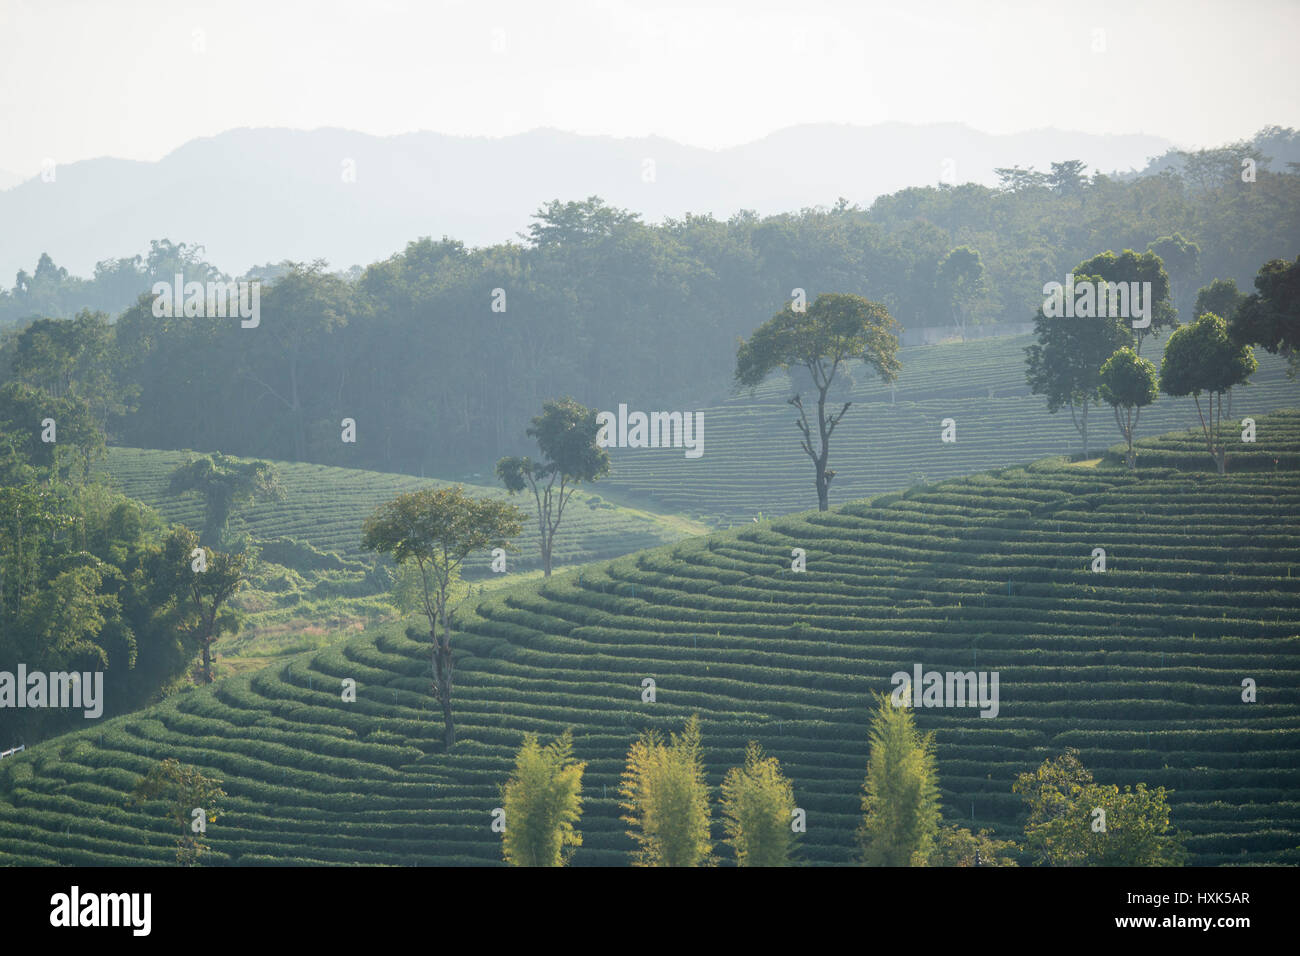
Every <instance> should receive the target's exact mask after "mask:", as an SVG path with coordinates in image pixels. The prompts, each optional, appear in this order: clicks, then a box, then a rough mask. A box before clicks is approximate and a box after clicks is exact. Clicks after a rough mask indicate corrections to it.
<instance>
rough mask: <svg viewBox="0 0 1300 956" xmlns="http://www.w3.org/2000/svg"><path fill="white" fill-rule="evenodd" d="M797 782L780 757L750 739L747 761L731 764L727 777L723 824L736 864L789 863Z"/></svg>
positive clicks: (724, 782) (785, 864)
mask: <svg viewBox="0 0 1300 956" xmlns="http://www.w3.org/2000/svg"><path fill="white" fill-rule="evenodd" d="M794 809H795V805H794V787H793V786H792V785H791V783H790V781H789V779H787V778H786V776H785V775H784V774H783V773H781V764H780V763H779V762H778V761H777V759H776V758H775V757H764V756H763V748H762V747H760V746H759V745H758V742H757V741H754V740H751V741H750V742H749V746H748V747H746V748H745V765H744V766H743V767H732V768H731V769H730V770H728V771H727V776H726V777H725V778H723V781H722V814H723V818H724V821H723V828H724V829H725V831H726V834H727V843H729V844H730V845H731V848H732V849H733V850H735V853H736V865H737V866H788V865H789V864H790V851H791V849H792V848H793V846H794V832H793V830H791V828H790V817H791V814H792V813H793V811H794Z"/></svg>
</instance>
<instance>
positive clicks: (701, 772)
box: [493, 694, 1186, 867]
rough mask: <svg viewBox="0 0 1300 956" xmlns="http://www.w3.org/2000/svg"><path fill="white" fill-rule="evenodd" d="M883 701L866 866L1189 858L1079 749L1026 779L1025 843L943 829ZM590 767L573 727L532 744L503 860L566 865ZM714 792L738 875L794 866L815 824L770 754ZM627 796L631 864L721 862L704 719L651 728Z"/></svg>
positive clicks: (638, 749) (926, 760)
mask: <svg viewBox="0 0 1300 956" xmlns="http://www.w3.org/2000/svg"><path fill="white" fill-rule="evenodd" d="M875 700H876V709H875V712H874V715H873V717H872V723H871V729H870V733H869V742H870V754H869V757H868V759H867V773H866V778H865V780H864V781H863V786H862V793H861V803H862V814H863V816H862V821H861V824H860V826H859V828H858V831H857V841H858V847H859V862H860V863H861V864H862V865H864V866H1016V865H1019V862H1020V861H1022V860H1023V861H1025V862H1029V863H1032V864H1035V865H1043V866H1178V865H1181V864H1182V863H1183V861H1184V860H1185V859H1186V850H1185V849H1184V845H1183V838H1182V835H1181V834H1179V833H1178V832H1177V831H1176V830H1175V829H1174V828H1173V827H1172V826H1171V824H1170V821H1169V802H1168V798H1169V791H1167V790H1166V789H1165V788H1164V787H1157V788H1155V789H1154V790H1150V789H1148V788H1147V786H1146V784H1143V783H1139V784H1138V785H1137V786H1136V787H1125V788H1124V789H1123V790H1121V789H1120V788H1119V787H1118V786H1115V785H1104V784H1098V783H1097V782H1096V781H1095V780H1094V779H1093V777H1092V774H1091V773H1090V772H1089V771H1088V769H1087V768H1086V767H1084V766H1083V764H1082V762H1081V761H1080V760H1079V756H1078V752H1077V751H1076V750H1072V749H1067V750H1066V751H1065V752H1064V753H1062V754H1060V755H1059V756H1057V757H1054V758H1049V759H1047V760H1045V761H1043V763H1042V764H1041V765H1040V766H1039V767H1037V768H1036V769H1035V770H1033V771H1028V772H1025V773H1022V774H1020V775H1018V776H1017V778H1016V781H1015V783H1014V784H1013V786H1012V790H1013V792H1015V793H1017V794H1019V795H1020V796H1021V798H1022V800H1023V801H1024V804H1025V821H1024V843H1023V844H1018V843H1016V842H1015V841H1013V840H1000V839H998V838H996V837H995V836H993V835H992V834H991V833H990V832H989V831H987V830H980V831H978V832H975V833H972V832H971V831H970V830H968V829H967V828H965V827H962V826H958V825H955V824H944V823H943V822H942V806H941V801H940V799H939V784H938V770H937V764H936V760H935V755H934V734H933V732H930V733H921V732H920V731H919V730H918V728H917V726H916V722H915V718H914V716H913V714H912V709H911V706H910V705H908V704H906V703H905V704H904V705H903V706H895V705H894V704H893V703H892V702H891V701H890V699H889V697H888V696H887V695H884V694H877V695H875ZM585 770H586V764H585V763H583V762H580V761H578V760H577V759H576V758H575V757H574V754H573V736H572V733H571V732H570V731H567V730H566V731H565V732H564V733H562V734H561V735H560V736H559V737H557V738H556V739H555V740H553V741H552V742H551V743H549V744H547V745H546V746H542V745H541V743H540V741H539V739H538V736H537V734H535V733H529V734H526V735H525V736H524V741H523V744H522V746H521V747H520V748H519V751H518V753H517V754H516V756H515V764H514V770H513V772H512V773H511V775H510V777H509V778H508V780H507V781H506V783H505V784H504V785H503V786H502V788H501V799H502V806H501V807H500V808H498V811H497V812H496V813H494V817H495V819H494V824H493V827H494V829H496V830H498V831H500V832H501V834H502V842H501V847H502V855H503V857H504V859H505V862H507V863H509V864H512V865H514V866H564V865H566V864H567V863H568V862H569V861H570V860H571V859H572V857H573V854H574V852H575V851H576V848H577V847H579V846H581V845H582V834H581V832H580V830H579V825H580V823H581V819H582V778H583V773H584V772H585ZM719 789H720V796H721V800H720V809H721V815H722V837H723V842H724V843H725V844H726V845H727V846H728V847H729V848H730V850H731V854H732V857H733V858H734V860H735V862H736V864H737V865H738V866H790V865H793V864H795V863H797V859H798V840H799V835H800V834H801V833H806V832H807V826H808V819H807V815H806V813H805V812H804V811H803V809H802V808H800V807H799V806H798V805H797V803H796V799H795V794H794V785H793V783H792V782H791V781H790V780H789V779H788V778H787V777H786V776H785V774H784V773H783V772H782V770H781V766H780V763H779V761H778V760H777V759H776V758H775V757H771V756H768V755H765V754H764V753H763V749H762V748H761V747H760V746H759V744H758V743H757V742H756V741H750V742H749V745H748V746H747V747H746V749H745V756H744V762H743V764H742V765H740V766H737V767H732V768H731V769H730V770H728V771H727V773H726V775H725V776H724V778H723V780H722V784H721V787H720V788H719ZM619 795H620V797H621V801H620V804H619V806H620V808H621V809H622V810H623V816H622V820H623V821H624V822H625V823H627V824H628V830H627V835H628V836H629V837H630V838H631V839H632V841H633V843H634V846H635V849H634V850H633V853H632V857H631V862H632V864H633V865H634V866H688V867H689V866H714V865H716V864H717V863H718V856H717V854H716V853H715V852H714V851H715V844H714V826H715V824H714V821H713V819H712V811H711V806H710V804H711V801H712V799H713V790H712V788H710V787H709V785H708V781H707V777H706V773H705V767H704V755H703V743H702V733H701V726H700V720H699V716H698V715H695V716H692V717H691V718H689V719H688V720H687V721H686V724H685V726H684V728H683V729H682V731H681V732H680V733H672V734H670V735H669V737H668V738H667V739H664V737H663V736H662V735H661V734H660V733H659V732H658V731H655V730H648V731H646V732H644V733H642V734H641V735H640V736H639V737H638V738H637V739H636V740H635V741H633V743H632V745H631V747H630V748H629V750H628V753H627V761H626V766H625V769H624V772H623V777H622V783H621V785H620V787H619ZM812 825H814V826H815V825H816V823H815V822H814V823H813V824H812Z"/></svg>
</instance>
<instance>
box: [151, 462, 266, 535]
mask: <svg viewBox="0 0 1300 956" xmlns="http://www.w3.org/2000/svg"><path fill="white" fill-rule="evenodd" d="M189 492H197V493H198V494H200V495H202V496H203V537H204V539H205V540H207V541H209V542H211V543H212V544H213V545H221V544H224V543H225V538H226V529H227V527H228V526H229V524H230V516H231V515H232V514H233V513H234V512H235V511H236V510H237V509H239V508H242V507H244V506H245V505H249V504H253V503H254V502H255V501H256V499H257V498H259V497H261V498H264V499H266V500H268V501H283V500H284V487H283V485H281V484H280V477H279V475H278V474H277V472H276V470H275V468H274V466H272V465H271V464H270V463H269V462H265V461H242V460H240V459H238V458H234V457H232V456H230V455H223V454H221V453H219V452H218V453H217V454H215V455H204V456H203V457H201V458H190V459H187V460H186V462H185V464H183V465H178V466H177V467H176V468H175V469H174V470H173V471H172V473H171V476H170V478H169V479H168V482H167V493H168V494H169V495H183V494H186V493H189Z"/></svg>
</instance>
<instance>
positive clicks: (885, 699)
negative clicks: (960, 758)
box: [858, 688, 939, 866]
mask: <svg viewBox="0 0 1300 956" xmlns="http://www.w3.org/2000/svg"><path fill="white" fill-rule="evenodd" d="M910 693H911V689H910V688H908V689H907V693H905V694H904V695H903V697H904V698H905V700H907V701H910V700H911V697H910ZM875 696H876V714H875V716H874V717H873V718H872V721H871V734H870V740H871V756H870V757H869V758H868V761H867V778H866V781H865V783H864V785H863V796H862V812H863V814H864V818H863V821H862V826H861V828H860V829H859V831H858V838H859V840H860V842H861V844H862V850H863V855H862V860H863V862H864V863H865V864H866V865H867V866H924V865H925V861H926V860H927V859H928V858H929V856H930V854H931V852H932V851H933V849H934V845H935V838H936V837H937V835H938V832H939V781H938V770H937V768H936V766H935V758H934V734H933V733H932V732H931V733H925V734H922V733H921V732H920V731H919V730H917V727H916V721H915V719H914V717H913V716H912V708H911V706H910V704H907V703H905V704H904V705H902V706H897V707H896V706H894V704H893V703H892V701H891V700H890V698H889V696H888V695H885V694H877V695H875Z"/></svg>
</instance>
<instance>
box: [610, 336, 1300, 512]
mask: <svg viewBox="0 0 1300 956" xmlns="http://www.w3.org/2000/svg"><path fill="white" fill-rule="evenodd" d="M1032 342H1033V336H1022V337H1018V338H1001V339H985V340H980V341H972V342H966V343H952V344H944V345H926V346H917V347H915V348H907V349H900V350H899V359H900V360H901V362H902V364H903V370H902V372H901V373H900V374H899V376H898V382H897V383H896V387H895V388H894V389H892V390H891V389H890V388H889V387H888V386H884V385H881V384H880V381H879V379H878V378H876V377H875V373H874V372H869V373H866V374H864V373H862V372H861V371H858V372H857V373H856V374H857V378H858V381H857V382H856V384H855V387H853V388H852V389H851V390H849V391H848V392H846V393H845V396H844V397H843V398H841V401H844V400H847V399H852V401H853V402H854V405H853V407H852V408H850V409H849V412H848V414H847V415H846V416H845V419H844V422H843V424H842V425H841V426H840V427H839V429H837V430H836V432H835V435H834V436H833V438H832V440H831V453H830V467H831V468H833V469H835V472H836V476H835V480H834V481H833V482H832V483H831V504H836V503H842V502H845V501H850V500H853V499H855V498H862V497H866V496H867V495H873V494H878V493H880V492H882V491H894V490H897V489H900V488H906V487H908V486H909V485H911V484H914V483H917V482H922V481H937V480H940V479H944V478H953V477H958V476H960V475H970V474H974V473H975V472H979V471H986V470H988V469H990V468H1002V467H1005V466H1007V465H1012V464H1016V463H1019V462H1025V461H1033V460H1035V459H1037V458H1042V457H1044V456H1046V455H1061V454H1067V453H1071V452H1073V453H1077V452H1079V451H1081V450H1082V443H1081V441H1080V438H1079V434H1078V432H1076V431H1075V428H1074V425H1073V423H1072V422H1071V420H1070V411H1069V409H1068V408H1065V409H1062V410H1061V411H1060V412H1058V413H1057V414H1055V415H1052V414H1049V413H1048V411H1047V403H1046V401H1045V400H1044V399H1043V398H1042V396H1039V395H1031V394H1030V392H1029V386H1028V385H1026V384H1025V353H1024V349H1025V346H1027V345H1029V344H1031V343H1032ZM1163 347H1164V340H1163V339H1162V340H1161V341H1159V342H1155V343H1151V342H1148V343H1147V345H1146V348H1145V349H1144V350H1143V351H1144V354H1145V355H1146V356H1147V357H1149V358H1151V359H1152V360H1153V361H1154V362H1156V364H1157V365H1158V364H1159V361H1160V350H1161V349H1162V348H1163ZM1255 354H1256V357H1257V358H1258V359H1259V370H1258V371H1257V372H1256V373H1255V375H1254V376H1253V378H1252V379H1251V383H1250V384H1249V385H1248V386H1246V387H1244V388H1238V389H1235V390H1234V391H1233V394H1232V411H1233V413H1234V415H1235V416H1237V418H1238V420H1240V418H1242V417H1245V416H1247V415H1249V416H1253V417H1256V418H1258V417H1259V416H1260V415H1261V414H1264V413H1267V412H1272V411H1276V410H1278V409H1280V408H1291V407H1294V406H1295V405H1297V404H1298V403H1300V383H1297V382H1294V381H1289V380H1287V378H1286V361H1285V360H1284V359H1281V358H1279V357H1277V356H1273V355H1269V354H1268V353H1267V352H1265V351H1263V350H1262V349H1256V350H1255ZM791 394H792V388H791V386H790V384H789V380H788V379H787V378H786V377H785V376H783V375H779V374H778V375H774V376H772V377H771V379H769V380H768V381H767V382H765V383H764V384H763V385H762V386H760V387H759V388H758V389H756V390H755V393H754V395H753V396H751V395H750V394H749V392H748V390H744V391H742V392H741V393H739V394H738V395H736V396H734V397H732V398H730V399H728V400H727V401H726V402H723V403H721V404H715V405H710V406H708V407H705V408H703V409H702V410H703V412H704V454H703V456H702V457H700V458H697V459H687V458H685V457H684V455H683V453H682V451H681V450H680V449H611V450H610V456H611V458H612V460H613V462H614V467H613V470H612V473H611V476H610V478H609V479H608V482H607V483H608V484H609V485H610V486H611V487H613V488H616V489H618V490H620V491H621V492H623V493H625V494H629V495H632V494H637V495H644V496H646V499H645V500H649V501H651V502H653V506H654V507H655V508H657V509H658V510H664V511H676V512H681V513H683V514H690V515H692V516H696V517H699V518H701V519H703V520H706V521H708V522H710V523H711V524H714V525H721V526H724V527H725V526H727V525H728V524H731V523H739V522H748V521H750V520H751V519H752V518H753V517H755V516H756V515H758V514H759V513H760V512H761V513H762V514H763V515H765V516H770V515H775V514H786V513H789V512H792V511H802V510H803V509H805V508H815V507H816V506H817V493H816V490H815V488H814V485H813V475H814V472H813V466H812V462H811V461H810V460H809V459H808V457H807V456H806V455H805V454H804V453H803V452H802V451H801V450H800V448H799V432H798V429H797V428H796V427H795V424H794V422H795V418H796V415H797V413H796V412H795V410H794V409H793V408H791V407H790V406H789V405H787V404H786V399H787V398H788V397H789V396H790V395H791ZM637 398H638V396H628V397H626V398H623V399H620V400H622V401H626V402H627V403H628V405H629V408H631V409H642V410H649V409H650V407H651V405H650V404H647V402H648V401H649V400H647V402H638V401H637ZM804 400H805V407H807V408H808V411H809V416H810V418H812V420H813V422H814V429H815V427H816V426H815V421H816V419H815V415H816V404H815V402H809V400H808V394H807V393H805V395H804ZM838 407H839V406H838V405H836V406H835V408H836V409H838ZM602 408H611V409H615V408H617V405H616V404H613V403H608V404H606V405H603V406H602ZM654 408H656V409H657V408H658V406H654ZM945 418H952V419H954V420H955V421H956V423H957V441H956V443H955V444H943V443H942V442H941V441H940V430H941V422H942V421H943V420H944V419H945ZM1194 424H1197V417H1196V407H1195V405H1194V404H1193V402H1192V400H1191V399H1190V398H1183V399H1172V398H1170V397H1169V396H1167V395H1161V396H1160V398H1159V399H1158V400H1157V401H1156V403H1155V404H1154V405H1153V406H1151V407H1150V408H1145V409H1143V410H1142V415H1141V419H1140V421H1139V425H1138V434H1139V436H1141V435H1158V434H1161V433H1162V432H1167V431H1171V430H1174V429H1183V428H1188V427H1191V426H1192V425H1194ZM1089 425H1090V434H1089V445H1090V446H1091V448H1090V451H1092V452H1093V453H1094V454H1100V453H1101V451H1102V450H1103V449H1105V448H1106V447H1107V446H1109V445H1111V444H1113V443H1115V442H1117V441H1119V440H1120V433H1119V430H1118V429H1117V428H1116V426H1115V418H1114V415H1113V413H1112V412H1111V409H1110V407H1109V406H1106V405H1101V406H1095V407H1093V409H1092V410H1091V412H1090V415H1089Z"/></svg>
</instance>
